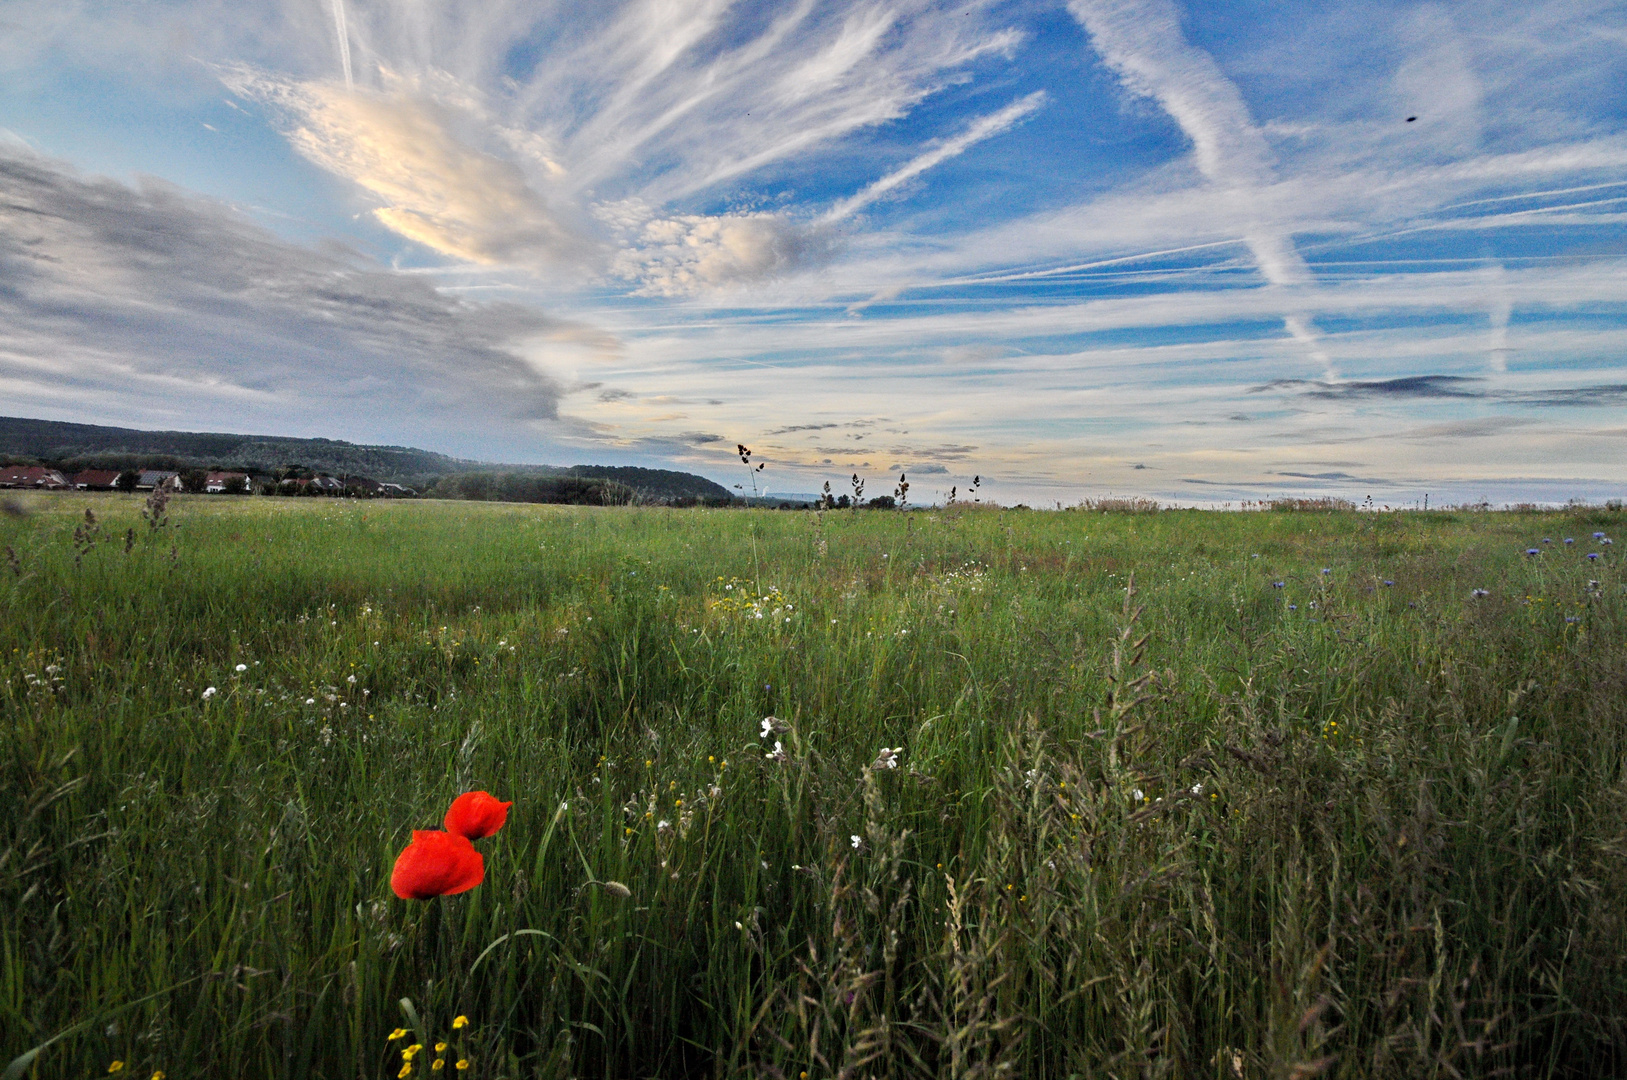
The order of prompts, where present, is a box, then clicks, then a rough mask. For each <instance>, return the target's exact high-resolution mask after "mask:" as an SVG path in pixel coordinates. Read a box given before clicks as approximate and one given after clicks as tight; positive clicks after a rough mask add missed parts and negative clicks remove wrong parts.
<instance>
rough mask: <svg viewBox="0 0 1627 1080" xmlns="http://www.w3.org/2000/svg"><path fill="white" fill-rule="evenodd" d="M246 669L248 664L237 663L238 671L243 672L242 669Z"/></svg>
mask: <svg viewBox="0 0 1627 1080" xmlns="http://www.w3.org/2000/svg"><path fill="white" fill-rule="evenodd" d="M248 669H249V666H248V665H247V664H238V665H237V670H238V671H239V672H244V671H247V670H248Z"/></svg>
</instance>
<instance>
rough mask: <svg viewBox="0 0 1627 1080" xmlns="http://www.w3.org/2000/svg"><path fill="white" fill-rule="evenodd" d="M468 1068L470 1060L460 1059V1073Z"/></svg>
mask: <svg viewBox="0 0 1627 1080" xmlns="http://www.w3.org/2000/svg"><path fill="white" fill-rule="evenodd" d="M468 1067H469V1059H468V1058H458V1072H462V1071H463V1070H464V1069H467V1068H468Z"/></svg>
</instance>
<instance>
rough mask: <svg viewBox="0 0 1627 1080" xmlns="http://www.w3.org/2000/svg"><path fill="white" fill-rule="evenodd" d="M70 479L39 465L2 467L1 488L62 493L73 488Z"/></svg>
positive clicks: (0, 471) (0, 467) (0, 474)
mask: <svg viewBox="0 0 1627 1080" xmlns="http://www.w3.org/2000/svg"><path fill="white" fill-rule="evenodd" d="M72 486H73V485H71V484H69V483H68V478H67V477H65V476H63V475H62V474H61V473H59V472H57V471H56V470H55V469H47V468H43V467H41V466H39V465H4V466H0V488H34V489H35V490H40V491H61V490H67V489H69V488H71V487H72Z"/></svg>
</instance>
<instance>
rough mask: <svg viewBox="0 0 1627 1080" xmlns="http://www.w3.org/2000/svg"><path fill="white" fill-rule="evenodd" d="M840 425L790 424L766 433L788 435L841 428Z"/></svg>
mask: <svg viewBox="0 0 1627 1080" xmlns="http://www.w3.org/2000/svg"><path fill="white" fill-rule="evenodd" d="M841 426H842V425H841V424H792V425H791V426H790V427H782V428H775V429H774V430H773V431H770V432H767V433H766V434H769V435H789V434H790V433H791V432H793V431H824V430H825V429H827V428H834V427H841Z"/></svg>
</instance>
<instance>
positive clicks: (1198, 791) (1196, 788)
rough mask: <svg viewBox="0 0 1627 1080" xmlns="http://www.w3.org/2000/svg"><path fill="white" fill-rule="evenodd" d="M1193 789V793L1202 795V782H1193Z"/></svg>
mask: <svg viewBox="0 0 1627 1080" xmlns="http://www.w3.org/2000/svg"><path fill="white" fill-rule="evenodd" d="M1191 790H1192V794H1194V795H1202V794H1203V785H1202V784H1193V785H1192V789H1191Z"/></svg>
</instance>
